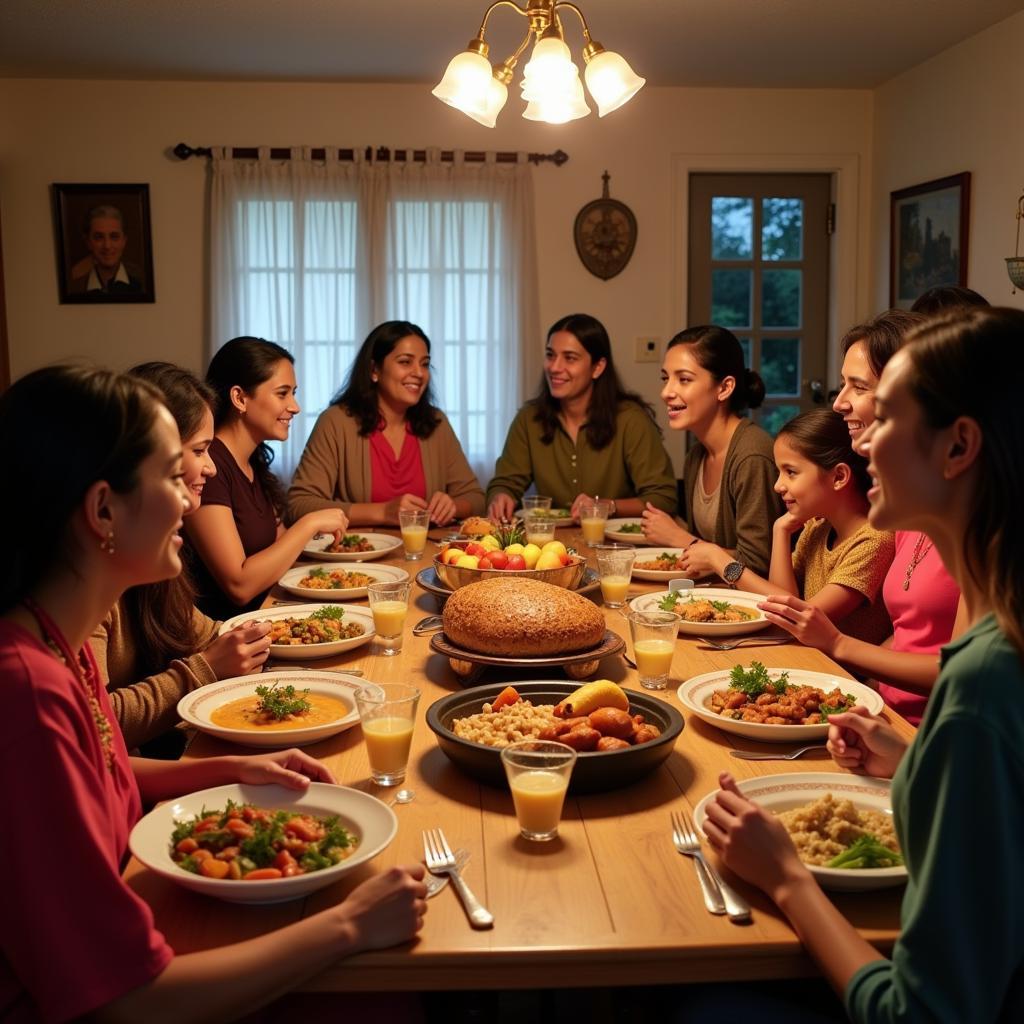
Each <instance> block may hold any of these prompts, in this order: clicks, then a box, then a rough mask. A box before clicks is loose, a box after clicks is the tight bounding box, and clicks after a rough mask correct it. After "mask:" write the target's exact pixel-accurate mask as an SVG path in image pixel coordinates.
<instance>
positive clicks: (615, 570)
mask: <svg viewBox="0 0 1024 1024" xmlns="http://www.w3.org/2000/svg"><path fill="white" fill-rule="evenodd" d="M635 561H636V548H635V547H633V546H632V545H630V544H600V545H598V546H597V571H598V574H599V575H600V577H601V596H602V597H603V598H604V603H605V607H606V608H621V607H622V606H623V605H624V604H625V603H626V594H628V593H629V581H630V578H631V577H632V575H633V563H634V562H635Z"/></svg>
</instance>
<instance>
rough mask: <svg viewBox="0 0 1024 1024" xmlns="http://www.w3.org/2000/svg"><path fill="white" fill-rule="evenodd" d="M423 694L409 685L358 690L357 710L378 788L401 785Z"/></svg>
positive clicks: (372, 773)
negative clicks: (417, 711)
mask: <svg viewBox="0 0 1024 1024" xmlns="http://www.w3.org/2000/svg"><path fill="white" fill-rule="evenodd" d="M419 701H420V691H419V690H417V689H416V687H415V686H408V685H406V684H405V683H374V684H373V686H365V687H363V688H362V689H360V690H356V708H357V709H358V711H359V721H360V722H361V723H362V727H363V739H364V740H366V753H367V755H368V756H369V758H370V776H371V777H372V778H373V781H374V782H376V783H377V785H378V786H397V785H398V784H399V783H400V782H401V781H402V780H403V779H404V778H405V769H406V766H407V765H408V763H409V746H410V745H411V743H412V727H413V725H414V723H415V722H416V708H417V706H418V705H419Z"/></svg>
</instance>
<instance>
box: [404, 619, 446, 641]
mask: <svg viewBox="0 0 1024 1024" xmlns="http://www.w3.org/2000/svg"><path fill="white" fill-rule="evenodd" d="M443 626H444V623H443V621H442V619H441V616H440V615H427V616H426V617H425V618H422V619H420V621H419V622H417V623H416V625H415V626H413V627H412V635H413V636H426V635H427V633H436V632H437V631H438V630H439V629H442V628H443Z"/></svg>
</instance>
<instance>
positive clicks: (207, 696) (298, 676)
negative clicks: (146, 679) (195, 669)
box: [178, 669, 373, 749]
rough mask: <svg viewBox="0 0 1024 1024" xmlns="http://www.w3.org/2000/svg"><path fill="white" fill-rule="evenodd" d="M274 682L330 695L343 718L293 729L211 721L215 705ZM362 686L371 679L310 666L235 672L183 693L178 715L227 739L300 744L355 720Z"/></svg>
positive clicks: (249, 744)
mask: <svg viewBox="0 0 1024 1024" xmlns="http://www.w3.org/2000/svg"><path fill="white" fill-rule="evenodd" d="M274 683H278V684H279V685H281V686H289V685H291V686H294V687H295V689H296V690H300V691H301V690H306V689H308V690H309V692H310V693H314V694H317V695H319V696H321V697H334V698H335V699H336V700H340V701H341V702H342V703H343V704H344V705H345V707H346V708H348V714H346V715H345V717H344V718H339V719H336V720H335V721H333V722H326V723H325V724H323V725H314V726H301V725H296V727H295V728H294V729H274V730H269V729H268V730H260V729H230V728H227V727H226V726H223V725H215V724H214V723H213V722H212V721H211V720H210V719H211V716H212V715H213V712H214V711H216V710H217V709H218V708H220V707H223V706H224V705H225V704H229V703H231V701H233V700H239V699H240V698H242V697H248V696H250V695H253V696H255V694H256V687H257V686H272V685H273V684H274ZM364 686H370V687H372V686H373V683H367V682H366V680H364V679H361V678H359V677H358V676H346V675H341V674H340V673H338V672H317V671H316V670H314V669H293V670H291V671H288V672H268V673H266V674H265V675H263V674H259V675H252V676H236V677H235V678H233V679H221V680H220V681H219V682H216V683H211V684H210V685H209V686H201V687H199V688H198V689H197V690H193V691H192V692H191V693H187V694H185V696H184V697H182V698H181V700H180V701H178V715H179V716H180V717H181V718H182V719H183V720H184V721H186V722H188V723H189V725H194V726H195V727H196V728H197V729H201V730H202V731H203V732H207V733H209V734H210V735H211V736H218V737H220V738H221V739H223V740H227V741H228V742H229V743H241V744H242V745H243V746H246V747H271V748H274V749H281V748H284V747H302V746H305V745H306V744H307V743H316V742H317V741H318V740H322V739H326V738H327V737H328V736H333V735H334V734H335V733H339V732H343V731H344V730H345V729H350V728H351V727H352V726H353V725H356V724H358V722H359V713H358V712H357V711H356V702H355V692H356V690H360V689H362V688H363V687H364Z"/></svg>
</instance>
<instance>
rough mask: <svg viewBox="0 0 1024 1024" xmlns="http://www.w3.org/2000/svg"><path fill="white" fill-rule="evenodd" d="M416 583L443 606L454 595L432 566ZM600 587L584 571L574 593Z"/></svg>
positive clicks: (590, 573) (592, 575)
mask: <svg viewBox="0 0 1024 1024" xmlns="http://www.w3.org/2000/svg"><path fill="white" fill-rule="evenodd" d="M416 582H417V583H418V584H419V585H420V586H421V587H422V588H423V589H424V590H425V591H427V593H430V594H433V595H434V597H436V598H437V599H438V604H439V605H443V604H444V602H445V601H447V600H448V598H449V597H451V596H452V594H453V593H454V591H453V590H449V589H448V587H446V586H445V585H444V584H443V583H442V582H441V581H440V579H438V576H437V572H436V570H435V569H434V567H433V566H432V565H428V566H427V567H426V568H424V569H420V571H419V572H418V573H416ZM600 587H601V577H600V576H598V574H597V573H596V572H595V571H594V570H593V569H590V568H588V569H585V570H584V572H583V578H582V579H581V580H580V583H579V586H578V587H576V590H575V592H576V593H577V594H590V593H593V592H594V591H595V590H599V589H600Z"/></svg>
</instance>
